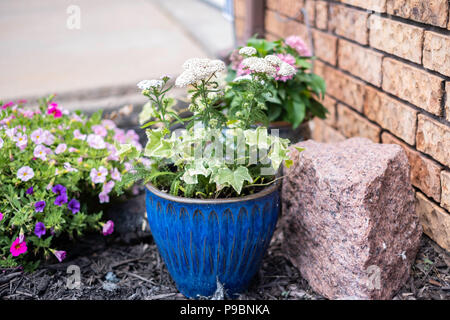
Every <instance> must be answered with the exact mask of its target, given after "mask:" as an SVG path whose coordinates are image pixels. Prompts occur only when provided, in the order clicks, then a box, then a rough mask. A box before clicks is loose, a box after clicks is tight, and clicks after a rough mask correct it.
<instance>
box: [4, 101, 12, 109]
mask: <svg viewBox="0 0 450 320" xmlns="http://www.w3.org/2000/svg"><path fill="white" fill-rule="evenodd" d="M13 105H14V102H12V101H10V102H8V103H5V104H4V105H2V109H6V108H9V107H12V106H13Z"/></svg>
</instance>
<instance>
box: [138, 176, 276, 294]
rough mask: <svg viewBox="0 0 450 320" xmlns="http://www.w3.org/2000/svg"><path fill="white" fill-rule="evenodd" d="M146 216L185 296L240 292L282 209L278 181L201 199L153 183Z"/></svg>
mask: <svg viewBox="0 0 450 320" xmlns="http://www.w3.org/2000/svg"><path fill="white" fill-rule="evenodd" d="M146 192H147V194H146V206H147V217H148V222H149V225H150V229H151V232H152V235H153V238H154V240H155V242H156V245H157V246H158V249H159V252H160V254H161V256H162V257H163V259H164V262H165V263H166V266H167V269H168V270H169V272H170V274H171V276H172V278H173V279H174V281H175V283H176V285H177V288H178V290H180V292H181V293H183V294H184V295H185V296H186V297H189V298H197V297H199V296H203V297H207V296H211V295H212V294H214V292H215V291H216V288H217V280H218V281H219V282H220V283H221V284H222V285H223V286H224V288H225V289H226V292H227V293H228V294H229V295H233V294H236V293H239V292H242V291H244V290H245V289H246V288H247V286H248V284H249V283H250V280H251V279H252V277H253V276H254V275H255V273H256V272H257V271H258V269H259V267H260V265H261V260H262V258H263V256H264V254H265V252H266V250H267V247H268V246H269V243H270V239H271V238H272V235H273V231H274V229H275V225H276V223H277V219H278V212H279V208H280V203H279V200H280V199H279V193H278V185H277V184H274V185H272V186H270V187H268V188H266V189H264V190H263V191H261V192H259V193H256V194H254V195H251V196H246V197H242V198H233V199H217V200H201V199H188V198H182V197H175V196H171V195H168V194H166V193H164V192H161V191H159V190H157V189H156V188H154V187H153V186H151V185H148V186H147V190H146Z"/></svg>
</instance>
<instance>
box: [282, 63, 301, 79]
mask: <svg viewBox="0 0 450 320" xmlns="http://www.w3.org/2000/svg"><path fill="white" fill-rule="evenodd" d="M296 73H297V70H296V69H295V68H294V67H293V66H291V65H290V64H289V63H286V62H284V61H283V63H281V65H280V70H278V75H280V76H283V77H290V76H293V75H294V74H296Z"/></svg>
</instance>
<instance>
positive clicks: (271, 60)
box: [264, 54, 284, 67]
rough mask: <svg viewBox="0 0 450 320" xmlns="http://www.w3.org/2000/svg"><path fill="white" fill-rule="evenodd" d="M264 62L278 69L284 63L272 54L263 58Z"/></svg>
mask: <svg viewBox="0 0 450 320" xmlns="http://www.w3.org/2000/svg"><path fill="white" fill-rule="evenodd" d="M264 60H266V61H267V62H268V63H270V64H271V65H273V66H274V67H279V66H280V65H281V64H282V63H283V62H284V61H283V60H281V59H280V58H278V57H277V56H274V55H273V54H269V55H267V56H265V57H264Z"/></svg>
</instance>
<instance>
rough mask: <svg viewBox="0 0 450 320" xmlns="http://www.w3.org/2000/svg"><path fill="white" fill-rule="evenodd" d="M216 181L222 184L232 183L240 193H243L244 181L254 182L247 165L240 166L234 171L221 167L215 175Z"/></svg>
mask: <svg viewBox="0 0 450 320" xmlns="http://www.w3.org/2000/svg"><path fill="white" fill-rule="evenodd" d="M213 180H214V182H215V183H216V184H218V185H219V188H220V187H221V186H227V185H230V186H232V187H233V189H234V190H236V192H237V193H238V194H240V193H241V190H242V186H243V185H244V181H248V182H250V183H252V182H253V179H252V177H251V176H250V173H249V172H248V169H247V168H246V167H243V166H240V167H238V168H237V169H236V170H234V171H232V170H230V169H229V168H221V169H219V171H218V172H217V175H216V176H215V177H214V179H213Z"/></svg>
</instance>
